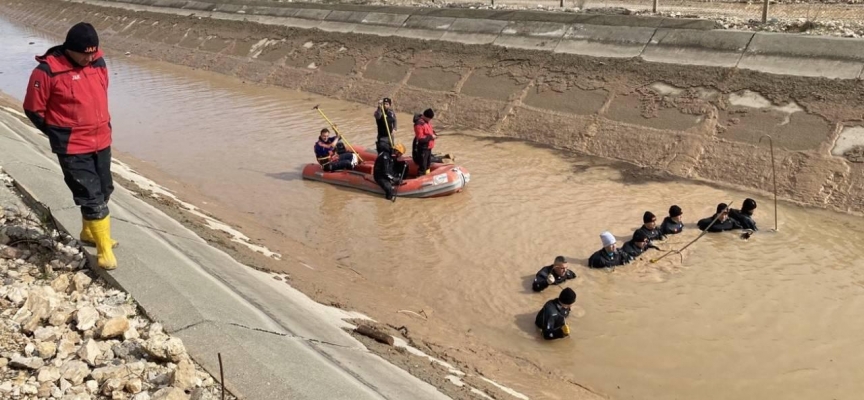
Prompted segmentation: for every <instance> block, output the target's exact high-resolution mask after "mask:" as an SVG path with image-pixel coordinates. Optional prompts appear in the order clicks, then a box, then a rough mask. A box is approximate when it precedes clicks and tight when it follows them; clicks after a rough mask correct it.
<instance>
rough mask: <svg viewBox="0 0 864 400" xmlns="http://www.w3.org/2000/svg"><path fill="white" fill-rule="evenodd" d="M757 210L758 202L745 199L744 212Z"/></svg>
mask: <svg viewBox="0 0 864 400" xmlns="http://www.w3.org/2000/svg"><path fill="white" fill-rule="evenodd" d="M755 209H756V200H753V199H749V198H748V199H745V200H744V207H743V208H742V209H741V210H742V211H753V210H755Z"/></svg>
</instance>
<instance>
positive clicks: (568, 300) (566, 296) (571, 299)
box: [558, 287, 576, 305]
mask: <svg viewBox="0 0 864 400" xmlns="http://www.w3.org/2000/svg"><path fill="white" fill-rule="evenodd" d="M558 301H560V302H561V303H562V304H567V305H570V304H573V303H575V302H576V292H574V291H573V289H570V288H569V287H568V288H566V289H564V290H562V291H561V294H560V295H558Z"/></svg>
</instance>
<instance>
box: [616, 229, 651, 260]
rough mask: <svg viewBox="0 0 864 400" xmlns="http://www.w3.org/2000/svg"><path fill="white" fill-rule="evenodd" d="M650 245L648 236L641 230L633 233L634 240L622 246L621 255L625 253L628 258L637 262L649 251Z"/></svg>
mask: <svg viewBox="0 0 864 400" xmlns="http://www.w3.org/2000/svg"><path fill="white" fill-rule="evenodd" d="M650 243H651V242H650V241H649V240H648V236H647V235H646V234H645V232H644V231H643V230H641V229H640V230H638V231H636V232H633V239H630V241H629V242H627V243H624V245H623V246H621V253H623V254H624V255H625V256H626V258H629V259H630V260H635V259H637V258H639V257H641V256H642V254H643V253H645V251H647V250H648V246H649V245H650Z"/></svg>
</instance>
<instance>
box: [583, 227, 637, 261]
mask: <svg viewBox="0 0 864 400" xmlns="http://www.w3.org/2000/svg"><path fill="white" fill-rule="evenodd" d="M600 241H601V242H603V248H602V249H600V250H597V252H595V253H594V254H592V255H591V258H589V259H588V266H589V267H591V268H613V267H617V266H619V265H624V264H627V263H629V262H630V257H629V256H627V255H626V254H624V253H622V252H621V250H618V249H617V248H616V247H615V243H616V242H617V240H615V236H613V235H612V234H611V233H609V232H603V233H601V234H600Z"/></svg>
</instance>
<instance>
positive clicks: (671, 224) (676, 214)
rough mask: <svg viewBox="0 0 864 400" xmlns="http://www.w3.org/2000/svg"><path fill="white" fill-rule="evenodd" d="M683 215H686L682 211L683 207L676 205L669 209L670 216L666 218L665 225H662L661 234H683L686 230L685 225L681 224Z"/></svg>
mask: <svg viewBox="0 0 864 400" xmlns="http://www.w3.org/2000/svg"><path fill="white" fill-rule="evenodd" d="M682 215H684V212H683V211H681V207H678V206H675V205H673V206H672V207H669V216H668V217H666V218H664V219H663V223H662V224H660V232H662V233H663V234H664V235H675V234H679V233H681V231H683V230H684V224H683V223H681V216H682Z"/></svg>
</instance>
